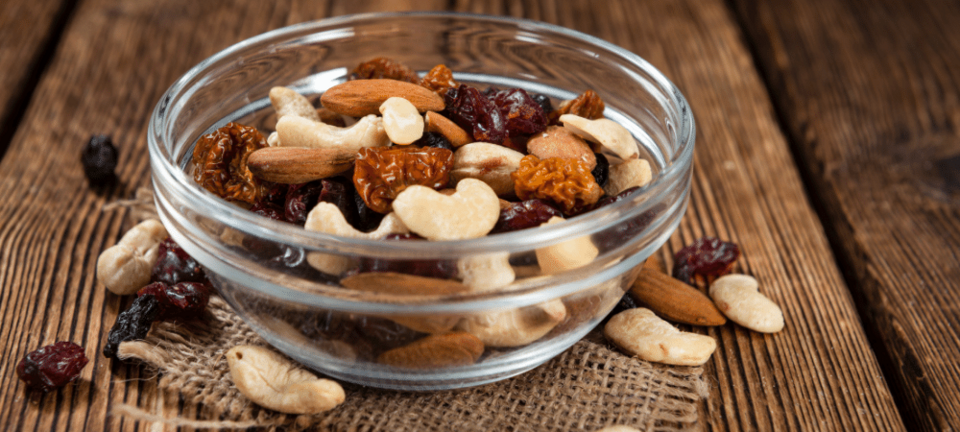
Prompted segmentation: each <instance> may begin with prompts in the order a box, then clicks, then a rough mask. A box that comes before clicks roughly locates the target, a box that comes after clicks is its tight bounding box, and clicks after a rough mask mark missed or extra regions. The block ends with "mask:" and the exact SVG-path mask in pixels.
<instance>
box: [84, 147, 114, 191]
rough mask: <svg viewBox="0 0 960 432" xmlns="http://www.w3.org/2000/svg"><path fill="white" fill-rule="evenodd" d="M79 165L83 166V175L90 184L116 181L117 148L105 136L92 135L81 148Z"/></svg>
mask: <svg viewBox="0 0 960 432" xmlns="http://www.w3.org/2000/svg"><path fill="white" fill-rule="evenodd" d="M80 163H81V164H83V173H84V174H85V175H86V176H87V180H89V181H90V183H91V184H94V185H99V184H104V183H109V182H111V181H113V180H114V179H116V174H115V173H114V170H116V169H117V148H116V147H114V146H113V141H112V140H110V137H109V136H107V135H94V136H92V137H90V141H88V142H87V145H86V146H84V147H83V153H81V154H80Z"/></svg>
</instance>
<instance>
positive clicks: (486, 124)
mask: <svg viewBox="0 0 960 432" xmlns="http://www.w3.org/2000/svg"><path fill="white" fill-rule="evenodd" d="M444 101H445V102H446V105H447V107H446V109H445V110H444V117H446V118H448V119H450V120H453V122H454V123H456V124H457V125H459V126H460V127H462V128H463V129H464V130H466V131H469V132H470V133H471V134H472V135H473V139H474V141H483V142H488V143H493V144H500V143H502V142H503V140H504V139H506V138H507V121H506V119H505V118H504V117H503V113H501V112H500V109H499V108H497V105H496V104H494V103H493V101H491V100H490V99H489V98H487V97H486V96H484V94H483V93H480V90H477V89H475V88H473V87H470V86H467V85H465V84H461V85H460V87H457V88H455V89H450V90H448V91H447V94H446V95H445V96H444Z"/></svg>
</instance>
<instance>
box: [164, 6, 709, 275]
mask: <svg viewBox="0 0 960 432" xmlns="http://www.w3.org/2000/svg"><path fill="white" fill-rule="evenodd" d="M385 18H386V19H398V18H418V19H430V18H432V19H458V20H463V19H467V20H478V21H485V22H494V23H499V24H510V25H513V26H516V27H517V28H519V29H523V30H526V31H536V32H540V33H542V32H546V33H557V34H559V35H561V36H564V37H569V38H574V39H579V40H581V41H583V42H586V43H587V44H590V45H594V46H597V47H598V48H601V49H603V50H607V51H610V52H612V53H613V54H616V55H617V56H619V58H618V62H619V61H625V62H628V63H630V64H632V65H633V66H634V67H637V68H639V69H641V70H642V71H643V72H644V73H646V74H647V76H648V77H649V78H650V79H651V81H652V82H653V83H654V84H656V86H657V87H658V88H657V90H658V91H660V92H661V93H662V95H663V96H665V97H667V98H668V100H669V101H670V103H671V104H672V105H673V107H674V108H675V109H676V111H677V115H678V119H679V122H678V124H676V125H675V127H676V129H675V140H676V142H677V143H678V144H677V147H676V150H675V152H674V153H673V155H672V157H671V158H670V159H669V160H668V161H669V164H668V165H666V167H665V168H664V169H662V170H661V171H660V173H659V175H658V176H657V177H656V178H655V179H654V180H653V181H652V182H651V183H649V184H648V185H646V186H645V187H644V188H642V189H641V191H640V192H641V193H640V194H635V195H634V196H632V197H631V198H630V199H624V200H621V201H619V202H615V203H613V204H610V205H607V206H605V207H603V208H601V209H597V210H594V211H592V212H590V213H588V214H589V215H590V217H574V218H570V219H567V220H565V221H564V222H563V223H558V224H551V225H549V226H546V227H539V228H538V229H528V230H520V231H514V232H507V233H498V234H495V235H486V236H483V237H480V238H474V239H464V240H451V241H428V242H384V241H382V240H373V239H363V238H350V237H342V236H337V235H332V234H325V233H320V232H315V231H308V230H306V229H305V228H303V227H300V226H296V225H291V224H288V223H284V222H279V221H274V220H271V219H268V218H264V217H262V216H259V215H257V214H255V213H252V212H250V211H248V210H245V209H243V208H241V207H239V206H236V205H233V204H231V203H229V202H227V201H226V200H223V199H222V198H220V197H217V196H215V195H214V194H212V193H210V192H209V191H207V190H205V189H203V188H201V187H198V186H196V185H194V184H191V183H192V176H189V175H187V174H186V173H185V172H184V171H183V170H182V169H180V168H179V166H178V165H175V164H174V163H172V162H171V159H172V158H171V157H170V155H169V154H168V153H167V151H166V149H165V148H164V147H165V146H163V145H161V144H160V143H161V142H163V141H165V140H166V139H169V138H171V137H170V136H169V135H170V134H169V133H168V132H167V131H165V130H164V128H163V126H164V125H165V124H166V123H167V122H172V121H175V119H176V118H177V117H176V114H178V113H179V109H178V107H177V106H176V105H174V106H170V104H171V101H175V100H177V99H174V98H175V97H177V96H178V95H179V96H180V97H182V98H184V99H187V98H189V93H192V92H190V89H191V87H192V86H195V85H201V84H203V82H202V80H201V82H197V83H192V81H193V80H194V79H195V78H197V77H198V76H200V75H201V74H202V73H204V72H205V71H207V69H208V68H210V67H211V66H213V65H216V64H218V63H219V62H221V61H225V60H229V59H230V58H231V56H234V55H236V54H237V53H238V52H240V51H242V50H244V49H246V48H248V47H250V46H253V45H257V44H261V43H265V42H268V41H271V40H273V39H278V40H277V43H282V42H284V41H287V40H289V39H292V38H293V35H294V34H297V33H302V32H305V31H308V30H315V31H314V32H313V33H311V34H312V35H316V34H320V33H322V32H324V31H330V30H334V29H335V28H337V27H339V26H343V25H348V24H351V23H360V22H364V21H368V20H374V19H385ZM284 36H288V37H287V38H286V39H281V38H283V37H284ZM303 36H306V35H302V36H300V37H303ZM185 91H187V92H188V93H184V92H185ZM179 102H180V103H179V105H182V104H183V102H182V101H179ZM695 135H696V132H695V122H694V118H693V114H692V111H691V110H690V108H689V105H688V103H687V101H686V99H685V98H684V97H683V95H682V94H681V92H680V91H679V89H678V88H677V87H676V86H675V85H674V84H673V83H672V82H671V81H670V80H669V79H668V78H667V77H666V76H665V75H663V73H662V72H660V70H658V69H657V68H655V67H654V66H653V65H652V64H650V63H649V62H647V61H646V60H644V59H643V58H641V57H640V56H638V55H636V54H634V53H633V52H630V51H628V50H626V49H625V48H622V47H620V46H617V45H615V44H612V43H610V42H607V41H605V40H602V39H600V38H597V37H594V36H590V35H588V34H585V33H581V32H579V31H576V30H572V29H568V28H565V27H561V26H557V25H553V24H548V23H544V22H540V21H533V20H528V19H521V18H512V17H500V16H490V15H482V14H470V13H457V12H423V11H417V12H386V13H364V14H354V15H345V16H339V17H332V18H325V19H320V20H315V21H309V22H304V23H299V24H294V25H290V26H286V27H282V28H278V29H275V30H271V31H268V32H265V33H262V34H260V35H257V36H254V37H251V38H248V39H245V40H243V41H240V42H237V43H235V44H233V45H231V46H229V47H227V48H225V49H223V50H221V51H219V52H217V53H216V54H213V55H212V56H210V57H208V58H206V59H204V60H202V61H201V62H199V63H198V64H197V65H195V66H194V67H192V68H190V69H189V70H188V71H187V72H185V73H184V74H183V75H182V76H181V77H180V78H178V79H177V80H176V81H175V82H174V83H173V84H172V85H171V86H170V87H169V88H168V89H167V91H166V92H165V93H164V94H163V95H162V96H161V98H160V101H159V102H158V103H157V105H156V106H155V108H154V110H153V112H152V114H151V118H150V121H149V125H148V131H147V138H148V148H149V153H150V158H151V163H152V164H154V163H155V164H156V165H153V166H154V168H156V167H159V168H160V170H161V172H160V173H155V174H154V178H155V179H156V178H157V177H158V174H159V178H161V179H166V180H173V181H167V182H165V185H166V186H169V187H171V188H172V189H173V190H174V192H175V193H180V194H184V195H183V197H184V198H185V200H186V201H188V202H192V203H194V204H193V205H194V206H195V208H203V209H204V210H205V211H206V213H207V214H208V215H209V216H210V217H211V218H214V219H216V220H217V221H218V222H219V223H223V224H224V225H227V226H230V227H232V228H234V229H237V230H240V231H242V232H245V233H250V234H253V235H256V236H258V237H260V238H263V239H268V240H271V241H275V242H278V243H283V244H286V245H290V246H299V247H304V248H308V249H315V248H317V247H324V248H330V247H332V248H336V249H337V250H340V251H344V252H354V253H357V252H363V253H367V252H370V251H371V250H376V253H377V254H378V256H384V257H391V256H393V257H402V256H409V254H410V253H413V254H416V255H417V256H426V257H430V256H440V255H449V254H450V253H453V254H456V255H476V254H488V253H494V252H519V251H528V250H533V249H535V248H540V247H544V246H549V245H551V244H556V243H559V242H562V241H565V240H569V239H571V238H575V237H579V236H582V235H587V234H589V233H593V232H596V231H600V230H603V229H607V228H610V227H612V226H615V225H616V224H619V223H621V222H623V221H625V220H627V219H629V218H631V217H635V216H637V215H639V214H641V213H642V212H645V211H647V210H649V209H651V208H653V207H654V206H656V205H657V204H658V203H659V202H660V200H658V199H655V198H656V195H659V194H662V193H666V192H669V190H668V188H669V187H670V186H671V185H673V184H676V183H678V182H682V181H683V178H682V176H683V175H684V173H685V172H687V170H688V168H691V166H692V159H693V148H694V141H695ZM671 144H673V143H671ZM155 181H156V180H155ZM154 187H156V185H155V186H154ZM651 198H653V199H651ZM657 219H660V218H657ZM657 226H658V225H657V224H656V223H655V222H654V223H651V224H650V225H649V226H648V227H647V228H646V229H645V231H644V232H648V231H649V230H651V229H653V228H655V227H657ZM638 235H642V233H638Z"/></svg>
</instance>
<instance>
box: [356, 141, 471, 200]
mask: <svg viewBox="0 0 960 432" xmlns="http://www.w3.org/2000/svg"><path fill="white" fill-rule="evenodd" d="M452 167H453V152H451V151H450V150H446V149H440V148H429V147H428V148H420V147H401V148H365V149H362V150H360V153H359V154H357V161H356V167H355V168H354V171H353V184H354V186H355V187H356V188H357V192H359V193H360V196H361V197H363V201H364V202H365V203H366V204H367V206H369V207H370V208H371V209H373V210H374V211H377V212H380V213H388V212H389V211H390V209H391V204H392V203H393V200H394V199H395V198H396V197H397V195H399V194H400V192H403V191H404V190H405V189H406V188H407V187H409V186H413V185H420V186H426V187H429V188H432V189H437V190H439V189H443V188H445V187H446V186H447V184H448V183H450V169H451V168H452Z"/></svg>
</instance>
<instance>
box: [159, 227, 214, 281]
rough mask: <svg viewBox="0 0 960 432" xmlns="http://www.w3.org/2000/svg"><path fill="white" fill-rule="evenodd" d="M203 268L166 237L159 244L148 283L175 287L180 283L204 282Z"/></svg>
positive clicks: (205, 278)
mask: <svg viewBox="0 0 960 432" xmlns="http://www.w3.org/2000/svg"><path fill="white" fill-rule="evenodd" d="M206 280H207V277H206V274H205V273H204V272H203V268H202V267H200V263H198V262H197V261H196V260H195V259H193V258H192V257H191V256H190V255H188V254H187V252H186V251H185V250H183V249H181V248H180V245H178V244H177V242H175V241H173V239H172V238H169V237H167V238H166V240H164V241H163V242H161V243H160V251H159V253H158V256H157V263H156V264H154V266H153V273H152V274H151V275H150V281H152V282H163V283H165V284H167V285H175V284H178V283H180V282H205V281H206Z"/></svg>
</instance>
